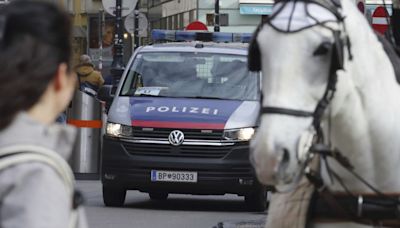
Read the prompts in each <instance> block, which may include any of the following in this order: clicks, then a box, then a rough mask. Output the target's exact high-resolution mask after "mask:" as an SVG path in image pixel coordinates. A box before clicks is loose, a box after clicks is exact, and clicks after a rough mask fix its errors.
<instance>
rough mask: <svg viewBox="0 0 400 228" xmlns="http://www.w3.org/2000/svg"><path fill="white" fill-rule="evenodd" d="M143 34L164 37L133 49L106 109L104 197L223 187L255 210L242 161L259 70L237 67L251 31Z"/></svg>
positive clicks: (255, 194) (256, 196)
mask: <svg viewBox="0 0 400 228" xmlns="http://www.w3.org/2000/svg"><path fill="white" fill-rule="evenodd" d="M152 37H153V39H155V40H158V41H166V40H167V41H173V42H164V43H158V44H152V45H148V46H143V47H140V48H139V49H138V50H137V51H136V52H135V53H134V55H133V56H132V58H131V60H130V62H129V64H128V65H127V68H126V70H125V72H124V73H123V75H122V78H121V81H120V83H119V86H118V88H117V90H116V93H115V96H114V99H113V102H112V105H111V107H110V109H109V113H108V122H107V126H106V134H105V136H104V140H103V147H102V148H103V149H102V164H101V167H102V177H101V178H102V184H103V198H104V203H105V205H107V206H121V205H123V203H124V200H125V195H126V191H127V190H139V191H142V192H147V193H149V196H150V198H151V199H154V200H165V199H167V197H168V194H169V193H182V194H220V195H221V194H226V193H233V194H238V195H240V196H244V198H245V202H246V204H247V205H248V206H249V209H251V210H258V211H262V210H265V208H266V206H267V203H266V201H267V188H266V187H265V186H262V185H261V184H260V183H259V182H258V181H257V179H256V177H255V173H254V171H253V169H252V167H251V165H250V162H249V140H250V138H251V137H252V136H253V134H254V131H255V130H256V128H257V117H258V113H259V109H260V105H259V99H260V74H259V73H252V72H249V71H248V69H247V49H248V44H247V42H248V41H249V40H250V38H251V34H232V33H204V32H203V33H200V32H189V31H186V32H183V31H171V30H167V31H165V30H155V31H153V33H152ZM199 40H202V41H199ZM178 41H179V42H178ZM233 41H237V42H233Z"/></svg>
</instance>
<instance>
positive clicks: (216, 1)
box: [214, 0, 219, 32]
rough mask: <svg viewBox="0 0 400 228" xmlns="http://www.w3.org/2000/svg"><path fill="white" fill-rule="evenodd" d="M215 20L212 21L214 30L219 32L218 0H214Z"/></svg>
mask: <svg viewBox="0 0 400 228" xmlns="http://www.w3.org/2000/svg"><path fill="white" fill-rule="evenodd" d="M214 8H215V13H214V17H215V22H214V32H219V0H215V7H214Z"/></svg>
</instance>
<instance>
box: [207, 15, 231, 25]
mask: <svg viewBox="0 0 400 228" xmlns="http://www.w3.org/2000/svg"><path fill="white" fill-rule="evenodd" d="M206 20H207V25H208V26H214V14H213V13H208V14H207V15H206ZM219 25H220V26H229V15H228V14H227V13H221V14H220V15H219Z"/></svg>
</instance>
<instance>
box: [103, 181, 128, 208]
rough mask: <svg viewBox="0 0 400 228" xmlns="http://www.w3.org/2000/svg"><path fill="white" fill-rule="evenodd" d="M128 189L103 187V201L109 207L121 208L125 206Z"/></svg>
mask: <svg viewBox="0 0 400 228" xmlns="http://www.w3.org/2000/svg"><path fill="white" fill-rule="evenodd" d="M125 196H126V189H123V188H116V187H108V186H104V185H103V201H104V205H106V206H107V207H121V206H122V205H124V202H125Z"/></svg>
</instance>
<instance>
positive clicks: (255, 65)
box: [247, 39, 261, 71]
mask: <svg viewBox="0 0 400 228" xmlns="http://www.w3.org/2000/svg"><path fill="white" fill-rule="evenodd" d="M247 67H248V68H249V70H250V71H261V53H260V47H259V46H258V42H257V40H256V39H253V40H252V41H251V43H250V45H249V54H248V56H247Z"/></svg>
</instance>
